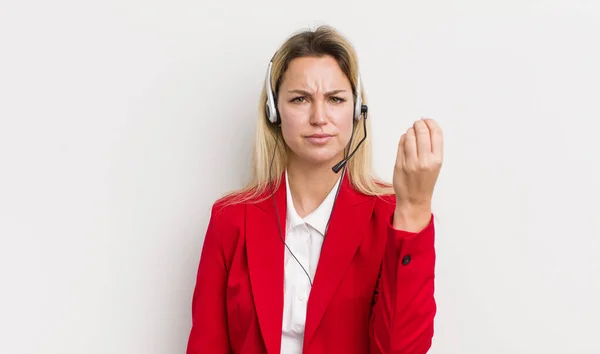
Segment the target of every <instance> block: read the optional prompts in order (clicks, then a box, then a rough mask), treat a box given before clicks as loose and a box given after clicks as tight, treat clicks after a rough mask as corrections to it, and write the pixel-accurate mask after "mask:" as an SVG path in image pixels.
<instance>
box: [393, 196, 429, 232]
mask: <svg viewBox="0 0 600 354" xmlns="http://www.w3.org/2000/svg"><path fill="white" fill-rule="evenodd" d="M430 221H431V203H423V204H407V203H400V202H397V203H396V209H395V210H394V218H393V224H392V226H393V227H394V229H396V230H403V231H408V232H419V231H421V230H423V229H424V228H425V227H426V226H427V225H429V222H430Z"/></svg>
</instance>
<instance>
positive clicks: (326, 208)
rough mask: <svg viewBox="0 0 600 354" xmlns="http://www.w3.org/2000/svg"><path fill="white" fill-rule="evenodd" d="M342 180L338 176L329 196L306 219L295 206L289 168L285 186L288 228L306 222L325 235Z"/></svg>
mask: <svg viewBox="0 0 600 354" xmlns="http://www.w3.org/2000/svg"><path fill="white" fill-rule="evenodd" d="M340 182H341V178H338V180H337V182H336V183H335V185H334V186H333V188H332V189H331V190H330V191H329V194H328V195H327V197H326V198H325V200H323V202H322V203H321V205H319V206H318V207H317V209H315V210H314V211H313V212H312V213H310V214H308V215H307V216H306V217H305V218H304V219H302V218H301V217H300V215H298V213H297V212H296V208H294V201H293V200H292V192H291V190H290V184H289V180H288V174H287V170H286V171H285V186H286V193H287V198H286V200H287V206H286V209H287V213H286V218H287V221H286V223H287V225H288V226H287V228H288V229H293V228H294V227H296V226H298V225H302V224H304V223H307V224H309V225H310V226H312V227H313V228H314V229H316V230H317V231H319V233H321V235H323V236H324V235H325V231H326V228H327V222H328V221H329V216H330V215H331V210H332V209H333V204H334V202H335V194H336V191H337V188H338V185H339V184H340Z"/></svg>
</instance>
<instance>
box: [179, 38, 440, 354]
mask: <svg viewBox="0 0 600 354" xmlns="http://www.w3.org/2000/svg"><path fill="white" fill-rule="evenodd" d="M364 99H365V97H364V94H363V90H362V85H361V83H360V74H359V69H358V64H357V58H356V54H355V52H354V49H353V47H352V46H351V44H350V43H349V42H348V41H347V40H346V39H345V38H344V37H343V36H342V35H341V34H340V33H339V32H337V31H336V30H334V29H333V28H331V27H327V26H322V27H319V28H317V29H316V30H307V31H304V32H300V33H297V34H295V35H293V36H291V37H290V38H288V40H287V41H286V42H285V43H284V44H283V45H282V46H281V48H280V49H279V50H278V51H277V53H276V54H275V56H274V57H273V58H272V60H271V62H270V63H269V68H268V72H267V80H266V81H265V86H264V89H263V92H262V97H261V102H260V107H261V109H260V112H259V115H258V121H257V130H256V131H257V133H256V139H255V150H254V161H253V163H254V168H253V178H252V181H251V183H249V185H248V186H247V187H246V188H244V189H242V190H240V191H236V192H233V193H230V194H228V195H227V196H226V197H224V198H222V199H221V200H219V201H217V202H216V203H215V204H214V205H213V208H212V214H211V218H210V222H209V225H208V230H207V232H206V236H205V241H204V246H203V249H202V254H201V257H200V264H199V268H198V273H197V283H196V287H195V290H194V294H193V303H192V318H193V324H192V329H191V332H190V336H189V342H188V349H187V353H188V354H200V353H210V354H221V353H223V354H224V353H235V354H250V353H257V354H259V353H260V354H263V353H264V354H267V353H268V354H276V353H277V354H279V353H284V354H295V353H305V354H325V353H344V354H348V353H350V354H351V353H357V354H359V353H360V354H365V353H406V354H409V353H410V354H418V353H426V352H427V351H428V350H429V348H430V346H431V340H432V336H433V325H434V317H435V314H436V303H435V299H434V268H435V250H434V226H433V214H432V212H431V198H432V195H433V191H434V186H435V183H436V181H437V178H438V175H439V171H440V168H441V165H442V155H443V154H442V150H443V147H442V140H443V139H442V132H441V129H440V127H439V126H438V125H437V124H436V122H435V121H433V120H431V119H420V120H417V121H416V122H414V124H413V126H411V127H410V128H408V130H407V131H406V132H405V133H404V134H399V144H398V151H397V157H396V163H395V167H394V176H393V183H392V184H386V183H383V182H381V181H379V180H378V179H377V178H375V177H374V174H373V171H372V167H371V135H369V134H368V130H369V126H370V124H369V121H368V119H367V118H368V107H367V105H366V102H365V101H364Z"/></svg>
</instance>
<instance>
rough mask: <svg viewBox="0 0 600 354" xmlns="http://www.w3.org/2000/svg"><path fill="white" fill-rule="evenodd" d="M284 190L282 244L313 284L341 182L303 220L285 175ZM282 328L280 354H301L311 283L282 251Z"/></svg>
mask: <svg viewBox="0 0 600 354" xmlns="http://www.w3.org/2000/svg"><path fill="white" fill-rule="evenodd" d="M285 179H286V189H287V198H286V200H287V202H286V203H287V207H286V208H287V212H286V237H285V241H286V244H287V246H288V247H289V249H290V250H291V251H292V253H293V254H294V256H296V258H297V259H298V261H300V263H301V264H302V266H303V267H304V269H306V271H307V272H308V274H309V275H310V279H311V280H313V281H314V279H315V272H316V270H317V264H318V263H319V256H320V255H321V246H322V245H323V239H324V235H325V228H326V227H327V222H328V220H329V215H330V214H331V210H332V208H333V203H334V201H335V193H336V191H337V188H338V185H339V183H340V179H338V181H337V183H336V184H335V186H333V188H332V189H331V191H330V192H329V194H328V195H327V197H326V198H325V200H323V202H322V203H321V205H319V207H317V209H315V210H314V211H313V212H312V213H310V214H309V215H307V216H306V217H305V218H304V219H302V218H301V217H300V216H299V215H298V213H297V212H296V208H294V202H293V200H292V193H291V191H290V185H289V182H288V175H287V171H286V172H285ZM283 284H284V295H283V328H282V337H281V354H301V353H302V344H303V341H304V326H305V323H306V305H307V303H308V296H309V294H310V282H309V281H308V277H307V276H306V273H304V271H303V270H302V268H301V267H300V265H298V262H297V261H296V260H295V259H294V257H293V256H292V255H291V254H290V251H288V250H287V248H286V249H285V259H284V282H283Z"/></svg>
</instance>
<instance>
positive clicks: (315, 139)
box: [306, 134, 333, 145]
mask: <svg viewBox="0 0 600 354" xmlns="http://www.w3.org/2000/svg"><path fill="white" fill-rule="evenodd" d="M332 137H333V135H329V134H313V135H309V136H307V137H306V140H308V142H309V143H311V144H313V145H325V144H327V142H328V141H329V140H331V138H332Z"/></svg>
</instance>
